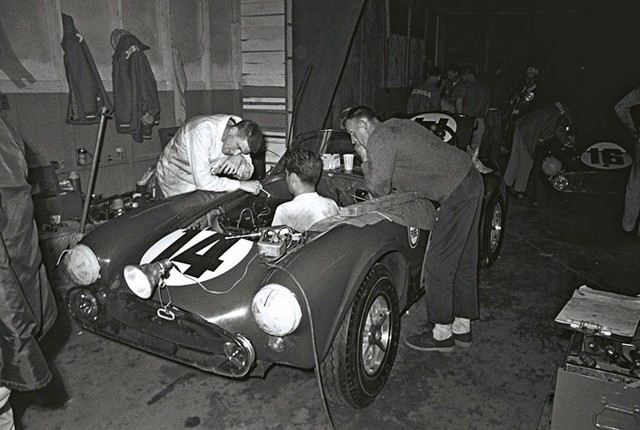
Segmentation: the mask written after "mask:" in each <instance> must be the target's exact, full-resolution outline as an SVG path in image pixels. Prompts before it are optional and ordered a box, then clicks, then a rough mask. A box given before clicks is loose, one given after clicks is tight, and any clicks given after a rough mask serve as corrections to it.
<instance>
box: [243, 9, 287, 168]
mask: <svg viewBox="0 0 640 430" xmlns="http://www.w3.org/2000/svg"><path fill="white" fill-rule="evenodd" d="M240 10H241V15H242V25H241V27H242V30H241V34H242V82H243V86H244V88H243V98H242V105H243V106H242V107H243V111H244V118H247V119H252V120H254V121H256V122H257V123H258V124H259V125H260V127H261V128H262V130H263V133H264V136H265V144H266V150H267V152H266V156H265V161H266V170H267V171H268V170H269V168H270V167H272V166H273V165H274V164H275V163H276V162H277V160H278V159H279V158H280V156H281V155H282V154H283V153H284V151H285V149H286V144H285V142H286V132H287V102H286V101H287V92H286V66H285V33H286V29H285V0H277V1H273V0H242V1H241V7H240Z"/></svg>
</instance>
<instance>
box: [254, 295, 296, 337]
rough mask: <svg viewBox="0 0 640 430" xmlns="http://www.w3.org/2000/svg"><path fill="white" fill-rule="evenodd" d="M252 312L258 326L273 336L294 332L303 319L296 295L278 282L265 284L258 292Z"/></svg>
mask: <svg viewBox="0 0 640 430" xmlns="http://www.w3.org/2000/svg"><path fill="white" fill-rule="evenodd" d="M251 312H252V313H253V318H254V319H255V321H256V323H257V324H258V326H259V327H260V328H261V329H262V330H264V331H265V332H266V333H267V334H270V335H272V336H286V335H288V334H290V333H293V331H295V329H297V328H298V326H299V325H300V320H301V319H302V309H301V308H300V303H298V299H297V298H296V295H295V294H293V293H292V292H291V290H289V289H288V288H286V287H283V286H282V285H278V284H268V285H265V286H264V287H262V288H261V289H260V291H258V292H257V293H256V295H255V296H254V297H253V302H252V303H251Z"/></svg>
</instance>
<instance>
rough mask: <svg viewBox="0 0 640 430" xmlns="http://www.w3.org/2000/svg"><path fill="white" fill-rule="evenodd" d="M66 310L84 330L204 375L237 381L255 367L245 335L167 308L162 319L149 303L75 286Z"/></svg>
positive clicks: (156, 307) (148, 301)
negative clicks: (170, 315) (221, 376)
mask: <svg viewBox="0 0 640 430" xmlns="http://www.w3.org/2000/svg"><path fill="white" fill-rule="evenodd" d="M67 307H68V309H69V312H70V313H71V315H72V316H73V318H74V319H75V320H76V321H77V322H78V323H79V324H80V325H81V326H82V327H84V328H85V329H87V330H90V331H92V332H94V333H96V334H99V335H101V336H105V337H107V338H110V339H113V340H116V341H118V342H122V343H124V344H126V345H129V346H132V347H135V348H138V349H141V350H143V351H146V352H149V353H152V354H156V355H159V356H161V357H164V358H167V359H169V360H173V361H177V362H179V363H183V364H186V365H188V366H192V367H195V368H198V369H201V370H204V371H205V372H211V373H215V374H218V375H223V376H228V377H232V378H240V377H243V376H245V375H247V374H248V373H249V371H250V370H251V368H252V367H253V366H254V364H255V351H254V348H253V345H252V344H251V342H249V340H248V339H246V338H245V337H244V336H242V335H240V334H231V333H229V332H227V331H226V330H224V329H222V328H221V327H218V326H216V325H214V324H211V323H209V322H207V321H206V320H204V319H203V318H200V317H199V316H197V315H193V314H190V313H188V312H184V311H182V310H180V309H178V308H175V307H172V306H171V307H170V308H169V310H170V313H171V314H173V316H174V318H172V319H167V318H163V317H161V316H160V314H162V312H161V313H160V314H159V313H158V309H159V308H160V304H159V303H158V302H156V301H153V300H143V299H140V298H138V297H136V296H133V295H131V294H127V293H116V292H110V293H109V294H106V293H103V292H96V291H95V290H94V289H92V288H90V287H89V288H85V287H77V288H74V289H72V290H70V291H69V293H68V295H67ZM164 315H165V317H166V314H164Z"/></svg>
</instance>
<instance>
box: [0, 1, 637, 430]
mask: <svg viewBox="0 0 640 430" xmlns="http://www.w3.org/2000/svg"><path fill="white" fill-rule="evenodd" d="M0 6H1V7H2V11H3V12H2V14H0V48H1V49H0V92H1V94H0V96H1V97H2V112H3V114H4V115H6V118H7V119H8V121H9V122H10V123H11V124H13V125H14V126H15V127H16V128H17V129H18V130H19V132H20V134H21V135H22V137H23V139H24V140H25V142H26V144H27V161H28V164H29V167H30V168H32V169H38V168H43V167H46V168H47V171H48V172H54V173H55V175H56V177H57V178H58V179H59V180H65V179H68V177H69V175H70V174H71V173H72V172H76V173H77V174H78V175H79V177H80V181H81V184H82V185H83V190H82V191H83V193H84V194H85V195H86V194H87V193H89V190H88V188H87V187H88V186H89V184H90V182H92V181H91V177H90V176H91V163H80V161H81V159H80V157H79V154H80V153H83V152H81V150H85V151H87V152H89V153H90V154H91V157H93V158H94V159H96V162H97V164H98V166H99V170H98V173H97V175H96V178H95V184H94V188H93V189H92V190H91V192H90V193H89V194H94V195H95V198H96V201H103V200H101V199H106V200H104V201H107V202H111V200H110V199H112V198H113V197H114V196H119V195H122V194H125V193H129V192H131V191H132V190H135V187H136V182H137V181H138V180H140V178H141V177H143V176H144V174H145V172H146V171H147V169H148V168H149V167H150V166H153V165H155V162H156V161H157V158H158V156H159V154H160V151H161V149H162V147H163V144H164V143H166V141H167V136H168V135H170V133H171V132H172V130H175V127H177V126H179V125H180V118H181V116H182V115H186V117H187V118H190V117H192V116H196V115H202V114H211V113H233V114H237V115H239V116H241V117H243V118H246V119H253V120H255V121H256V122H258V123H259V124H260V125H261V126H262V127H263V129H264V132H265V138H266V144H267V148H266V151H265V152H264V153H262V154H259V155H258V156H257V157H255V158H254V162H255V163H256V165H258V166H262V168H261V169H258V170H259V171H260V172H261V173H262V174H263V173H264V172H267V171H268V170H269V169H270V168H271V167H272V166H273V165H275V163H276V162H277V160H278V159H279V158H280V157H281V155H282V154H283V153H284V151H285V150H286V147H287V143H288V142H289V141H290V139H291V138H292V137H293V136H295V135H297V134H299V133H302V132H305V131H309V130H315V129H320V128H335V127H339V121H338V118H339V114H340V112H341V111H342V109H344V108H345V107H347V106H352V105H356V104H365V105H369V106H371V107H374V108H375V110H376V111H377V112H378V114H379V115H380V117H381V118H382V119H385V118H387V117H389V116H391V115H392V114H394V113H397V112H399V111H401V110H402V109H403V108H404V103H405V100H406V96H407V94H408V89H409V88H410V87H411V86H412V85H414V84H416V83H418V82H420V81H421V80H422V78H423V76H424V73H425V70H426V69H427V68H428V67H430V66H433V65H438V66H440V67H444V66H445V65H447V64H450V63H457V64H460V65H469V66H473V67H475V68H476V70H477V71H478V74H479V76H481V77H482V76H486V75H488V74H489V73H490V72H491V71H492V70H494V69H495V68H496V67H498V66H500V67H504V69H505V73H506V79H507V81H508V82H510V83H513V85H514V88H516V86H517V85H519V83H520V79H521V77H522V74H523V71H524V70H525V69H526V67H528V66H530V65H535V66H536V67H537V68H539V70H540V73H541V84H542V85H545V86H546V88H547V89H548V91H549V92H550V93H553V94H555V95H557V97H560V98H562V99H563V100H564V101H566V102H567V104H568V105H569V106H571V108H572V110H573V112H574V116H575V121H576V130H577V139H583V140H584V141H587V140H588V141H590V142H591V141H593V142H595V141H600V140H605V139H611V140H612V141H618V140H619V141H627V142H626V143H627V144H629V143H630V144H631V146H632V145H633V143H632V141H631V136H630V135H627V133H625V131H624V129H623V128H622V125H621V124H620V123H619V121H618V120H617V118H616V117H615V115H614V113H613V108H612V107H613V105H614V104H615V102H616V101H617V100H619V99H620V98H621V97H622V96H623V95H625V94H626V93H628V92H629V91H630V90H631V89H632V88H634V87H635V86H637V85H638V79H637V76H639V75H640V74H639V72H640V58H639V57H638V56H637V55H636V52H637V48H636V46H635V43H634V42H635V40H636V39H637V35H636V34H635V31H634V30H635V27H636V24H635V19H636V17H637V12H638V9H639V7H638V6H637V5H636V4H635V3H634V2H632V1H620V2H615V3H611V4H603V3H602V2H597V1H590V0H589V1H586V0H583V1H578V0H562V1H557V0H556V1H552V0H518V1H508V0H492V1H480V0H475V1H474V0H456V1H445V0H394V1H391V0H386V1H385V0H354V1H350V2H342V1H338V0H327V1H322V2H317V1H316V2H312V1H309V0H296V1H294V0H233V1H225V0H162V1H150V0H144V1H135V2H133V1H124V0H118V1H113V2H99V1H95V0H89V1H86V0H85V1H82V0H53V1H50V2H45V4H44V5H43V4H42V2H39V1H37V0H21V1H13V0H0ZM62 14H66V15H69V16H71V17H72V18H73V19H74V22H75V26H76V28H77V29H78V31H79V32H80V33H81V34H82V35H83V37H84V39H85V41H86V42H87V44H88V45H89V47H90V49H91V52H92V55H93V59H94V61H95V63H96V66H97V70H98V72H99V74H100V76H101V79H102V81H103V84H104V86H105V88H106V90H107V92H108V93H109V95H112V93H111V91H112V89H113V87H112V79H111V71H112V64H111V58H112V55H113V49H112V47H111V45H110V41H109V35H110V34H111V32H112V30H114V29H116V28H124V29H128V30H130V31H131V32H132V33H133V34H135V35H136V36H137V37H138V38H139V39H140V40H142V41H143V42H144V43H145V44H147V45H148V46H149V47H150V48H151V49H150V50H148V51H147V56H148V59H149V62H150V64H151V67H152V69H153V72H154V75H155V77H156V82H157V85H158V95H159V99H160V102H161V110H162V111H161V118H160V124H159V125H158V126H157V127H155V128H154V130H153V134H152V136H151V139H149V140H145V141H144V142H142V143H138V142H134V141H133V140H132V138H131V136H128V135H126V134H118V133H116V130H115V127H114V125H113V123H112V121H110V120H107V125H106V130H105V135H104V145H103V146H102V148H101V149H100V150H99V151H96V149H98V148H97V147H94V145H96V140H97V135H98V133H99V125H98V124H97V123H96V124H91V125H74V124H68V123H66V122H65V118H66V115H67V104H68V84H67V81H66V74H65V66H64V61H63V54H64V53H63V51H62V49H61V46H60V42H61V40H62V35H63V29H62ZM175 52H177V53H179V57H180V61H178V60H176V56H175ZM176 65H181V69H182V72H183V73H184V76H186V82H187V85H186V91H184V92H183V93H182V94H181V90H180V88H179V87H180V85H179V82H178V76H177V74H176V72H175V70H176ZM180 98H182V100H184V102H185V103H186V112H180V110H179V109H180V107H179V103H178V101H177V100H178V99H180ZM92 161H93V160H92ZM499 161H500V163H501V164H502V166H504V164H505V161H506V160H504V154H503V157H502V158H501V159H500V160H499ZM259 174H260V173H259ZM551 191H552V190H551ZM70 194H71V195H70ZM46 200H47V201H46V202H45V201H40V202H36V217H37V218H38V217H40V219H37V221H39V224H40V225H41V226H42V229H41V249H42V253H43V259H44V262H45V265H46V266H47V269H48V273H49V275H50V278H51V279H52V281H53V284H52V285H53V287H54V289H55V292H56V293H57V295H58V296H59V297H62V296H63V294H64V290H65V285H64V282H63V280H62V279H61V276H60V274H59V273H57V269H56V262H57V258H58V256H59V254H60V251H61V250H62V249H65V248H66V247H67V246H68V245H69V244H70V243H71V241H72V240H73V237H74V235H75V233H76V232H77V231H78V226H79V224H80V222H79V218H80V216H81V213H82V203H81V201H82V194H81V193H79V192H78V193H77V194H75V195H73V193H65V194H59V195H53V196H48V197H47V198H46ZM623 200H624V188H623V187H618V188H616V189H610V190H607V193H606V194H597V195H569V194H561V193H553V192H551V193H550V194H549V196H548V198H547V199H546V201H545V202H544V204H540V205H534V204H533V202H532V201H531V200H530V199H524V200H517V199H510V201H509V207H508V211H507V219H506V228H505V232H504V245H503V248H502V251H501V256H500V258H499V260H498V261H497V262H496V263H495V264H494V265H492V266H491V267H489V268H486V269H482V271H481V272H480V303H481V305H480V306H481V318H480V320H479V321H476V322H474V326H473V327H474V338H475V340H474V345H473V347H472V348H469V349H465V350H460V349H458V350H456V351H455V352H454V353H452V354H441V353H418V352H416V351H413V350H410V349H409V348H407V347H406V346H405V345H404V343H403V342H402V341H403V339H404V338H405V337H406V336H407V335H408V334H411V333H413V332H415V331H418V330H419V329H420V327H422V325H423V324H424V303H423V302H422V301H420V302H418V303H416V304H415V305H414V306H413V307H412V308H411V310H410V311H409V313H408V314H407V315H405V316H404V317H403V320H402V332H401V342H400V346H399V349H398V355H397V357H396V360H395V364H394V368H393V371H392V373H391V377H390V379H389V381H388V382H387V385H386V386H385V388H384V390H383V391H382V393H381V395H380V396H379V397H378V399H377V400H376V401H375V402H374V403H373V404H372V405H371V406H369V407H368V408H366V409H361V410H352V409H347V408H342V407H339V406H336V405H332V404H329V405H325V404H324V402H323V399H322V396H321V392H320V389H319V386H318V382H317V380H316V376H315V374H314V373H313V372H311V371H302V370H299V369H294V368H288V367H285V366H276V367H274V368H273V369H271V370H270V371H269V372H268V373H267V375H266V377H265V378H264V379H257V378H251V379H246V380H231V379H226V378H222V377H218V376H215V375H209V374H206V373H203V372H200V371H197V370H195V369H192V368H188V367H186V366H182V365H180V364H176V363H172V362H169V361H166V360H163V359H161V358H158V357H155V356H151V355H149V354H146V353H144V352H141V351H138V350H134V349H132V348H129V347H126V346H124V345H120V344H118V343H116V342H113V341H110V340H107V339H104V338H101V337H98V336H96V335H94V334H91V333H89V332H86V331H82V330H81V329H80V328H79V327H78V326H77V325H76V324H75V323H74V322H73V321H71V320H70V319H69V317H68V315H66V314H65V312H64V306H63V305H62V300H60V304H59V308H60V310H61V312H60V317H59V321H58V323H57V325H56V327H55V329H54V331H53V332H52V333H51V334H50V335H49V336H48V337H47V338H46V339H45V344H44V345H43V347H44V349H45V351H46V353H47V356H48V357H49V358H50V360H51V363H52V369H53V370H54V373H55V377H54V381H53V382H52V383H51V384H49V385H48V386H47V387H46V388H44V389H41V390H37V391H34V392H14V393H13V394H12V397H11V405H12V407H13V409H14V413H15V414H16V421H17V422H18V428H24V429H40V428H47V429H84V428H105V429H113V428H157V429H176V428H201V429H217V428H234V429H264V428H269V429H280V428H296V429H297V428H300V429H316V428H332V427H333V428H336V429H365V428H381V429H387V428H388V429H396V428H397V429H414V428H429V429H464V428H474V429H489V428H491V429H495V428H504V429H546V428H551V427H552V416H553V414H554V410H553V406H554V401H555V400H556V398H557V397H558V393H557V392H556V382H557V381H556V375H557V372H558V369H559V368H560V367H562V366H563V364H564V362H565V359H566V354H567V348H568V346H569V343H570V340H571V334H572V331H571V330H568V329H567V328H564V327H561V326H560V325H559V324H557V323H555V321H554V319H555V317H556V315H557V314H558V313H559V312H560V310H561V309H562V308H563V306H564V305H565V304H566V303H567V301H568V300H569V299H570V298H571V296H572V294H573V292H574V290H575V289H576V288H578V287H579V286H581V285H585V284H586V285H588V286H590V287H592V288H595V289H601V290H606V291H610V292H613V293H617V294H622V295H627V296H635V295H638V294H639V293H640V287H638V279H639V276H638V275H639V274H640V271H639V269H638V268H637V267H638V266H637V264H635V261H637V260H638V257H640V255H639V254H640V247H639V246H638V243H639V242H638V240H639V239H638V236H636V235H635V234H629V233H625V232H624V231H623V230H622V229H621V227H620V219H621V216H622V215H621V214H622V206H623ZM52 211H57V212H62V215H63V219H62V225H61V226H60V227H59V228H56V229H55V230H53V229H47V228H46V226H45V225H46V222H47V220H48V219H49V218H48V217H49V215H50V214H51V213H52ZM87 228H89V229H91V228H92V226H91V225H89V226H87ZM573 388H574V389H573V390H572V391H570V390H568V389H565V390H564V391H563V392H562V393H561V394H562V396H563V398H562V399H563V400H562V402H563V403H562V405H563V407H566V408H569V406H567V405H570V406H571V408H573V409H575V410H579V411H580V412H581V413H583V415H584V416H585V417H586V418H585V419H586V420H588V421H589V422H592V418H593V416H594V415H596V414H597V413H598V412H601V411H602V410H603V409H602V407H600V409H598V408H599V405H602V404H603V403H602V393H601V392H600V391H597V390H596V389H594V390H591V391H589V390H586V389H579V388H576V387H573ZM607 389H608V390H609V391H611V390H613V391H615V390H616V389H617V388H616V387H615V386H614V388H610V387H609V388H607ZM636 390H638V389H637V388H636ZM631 399H632V400H629V399H628V398H627V397H625V398H624V399H623V400H621V402H622V403H624V405H623V406H624V407H625V408H627V406H629V405H627V403H628V402H631V404H630V406H629V408H630V410H631V411H632V412H631V413H630V414H626V415H627V417H628V416H630V417H631V420H632V421H629V422H630V423H631V425H632V426H631V427H629V428H640V424H638V422H640V421H638V418H637V414H638V412H637V411H638V408H639V406H638V405H640V396H639V395H638V394H637V392H633V393H632V394H631ZM556 403H557V402H556ZM634 408H635V409H634ZM605 409H606V408H605ZM625 410H627V409H625ZM634 411H635V412H634ZM555 413H556V414H559V412H558V409H557V408H556V411H555ZM558 419H559V420H560V419H566V417H562V416H560V415H558ZM633 420H635V425H636V427H633ZM573 424H574V425H576V427H574V428H585V427H579V425H580V424H576V423H573ZM556 428H562V427H556ZM564 428H569V427H564Z"/></svg>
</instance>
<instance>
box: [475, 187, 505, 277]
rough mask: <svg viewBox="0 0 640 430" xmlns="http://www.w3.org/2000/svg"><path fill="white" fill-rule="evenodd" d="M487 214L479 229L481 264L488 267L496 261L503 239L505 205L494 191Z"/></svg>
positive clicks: (500, 196) (503, 200) (501, 197)
mask: <svg viewBox="0 0 640 430" xmlns="http://www.w3.org/2000/svg"><path fill="white" fill-rule="evenodd" d="M486 209H487V212H486V214H485V216H484V219H483V220H482V225H481V226H480V227H481V229H482V230H481V234H482V237H481V239H482V240H481V241H480V244H481V247H482V248H481V250H480V251H481V256H482V258H481V263H482V265H483V266H490V265H491V264H493V263H494V262H495V261H496V260H497V259H498V255H499V254H500V249H501V248H502V242H503V239H504V222H505V219H506V204H505V199H504V197H503V196H502V194H501V193H500V192H499V191H498V190H496V191H495V192H494V193H493V194H492V195H491V198H490V199H489V204H488V205H487V207H486Z"/></svg>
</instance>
